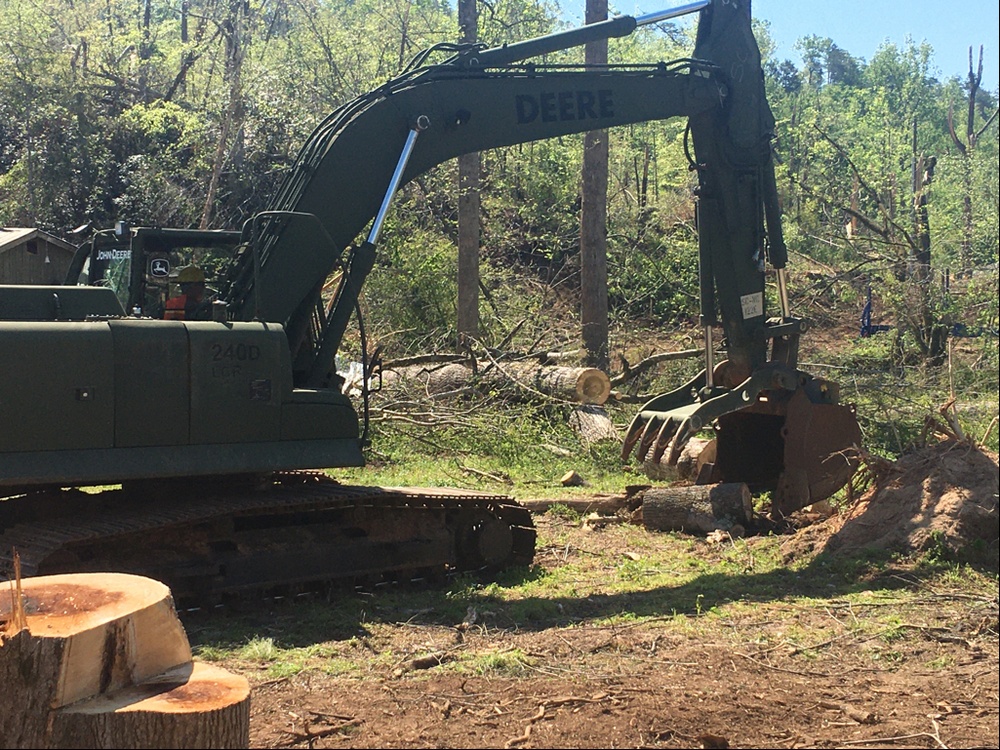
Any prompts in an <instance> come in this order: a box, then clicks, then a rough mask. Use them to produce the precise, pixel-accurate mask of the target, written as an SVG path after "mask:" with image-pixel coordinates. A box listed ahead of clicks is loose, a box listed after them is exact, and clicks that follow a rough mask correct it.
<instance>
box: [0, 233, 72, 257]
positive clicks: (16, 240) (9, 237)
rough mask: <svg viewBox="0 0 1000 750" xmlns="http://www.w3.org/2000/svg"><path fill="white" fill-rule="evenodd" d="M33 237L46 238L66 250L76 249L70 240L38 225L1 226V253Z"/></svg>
mask: <svg viewBox="0 0 1000 750" xmlns="http://www.w3.org/2000/svg"><path fill="white" fill-rule="evenodd" d="M33 239H42V240H45V241H46V242H48V243H50V244H52V245H55V246H56V247H61V248H62V249H64V250H69V251H73V250H75V248H74V247H73V245H71V244H70V243H69V242H66V241H65V240H61V239H59V238H58V237H56V236H55V235H52V234H49V233H48V232H46V231H43V230H41V229H38V228H37V227H0V253H5V252H7V251H8V250H10V249H11V248H13V247H16V246H18V245H21V244H23V243H25V242H27V241H28V240H33Z"/></svg>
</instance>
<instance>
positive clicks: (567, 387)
mask: <svg viewBox="0 0 1000 750" xmlns="http://www.w3.org/2000/svg"><path fill="white" fill-rule="evenodd" d="M382 380H383V382H384V383H385V384H386V385H392V384H395V383H399V384H401V385H406V386H408V387H419V388H420V389H421V390H423V391H425V392H426V393H427V394H428V395H437V394H442V393H451V392H454V391H459V390H462V389H463V388H469V387H475V386H480V387H485V388H488V389H502V390H506V391H508V392H510V393H514V394H517V395H519V396H524V395H525V394H531V393H535V394H538V393H541V394H542V395H545V396H553V397H555V398H561V399H563V400H566V401H575V402H578V403H583V404H603V403H604V402H605V401H607V400H608V396H609V394H610V393H611V383H610V381H609V380H608V376H607V375H606V374H605V373H604V372H603V371H602V370H598V369H596V368H593V367H559V366H556V367H551V366H546V365H541V364H539V363H538V362H532V361H523V362H500V363H498V364H494V363H491V362H480V363H479V364H478V366H477V369H476V372H475V373H473V371H472V368H471V367H469V366H467V365H464V364H459V363H451V364H446V365H441V366H438V367H401V368H398V369H392V370H386V371H385V372H383V374H382Z"/></svg>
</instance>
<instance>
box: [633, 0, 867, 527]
mask: <svg viewBox="0 0 1000 750" xmlns="http://www.w3.org/2000/svg"><path fill="white" fill-rule="evenodd" d="M694 56H695V58H696V59H698V60H711V61H712V63H713V64H714V65H715V66H717V69H718V79H719V81H720V82H721V85H723V86H725V89H726V91H727V94H728V95H727V97H726V100H725V101H724V102H723V103H722V104H721V106H719V107H715V108H712V109H709V110H704V111H701V112H697V113H693V114H692V115H691V116H690V118H689V121H688V122H689V133H690V136H691V141H692V143H693V149H694V154H693V156H692V157H691V160H692V161H691V168H692V169H693V170H695V171H696V172H697V174H698V187H697V189H696V194H697V222H698V237H699V262H700V287H701V288H700V300H701V310H700V312H701V324H702V326H703V329H704V341H705V362H706V367H705V370H704V371H703V372H702V373H701V374H700V375H699V376H697V377H696V378H694V379H693V380H692V381H691V382H690V383H687V384H685V385H684V386H682V387H680V388H678V389H676V390H674V391H672V392H670V393H667V394H664V395H663V396H659V397H657V398H655V399H653V400H652V401H650V402H649V403H647V404H646V405H645V406H644V407H643V409H642V410H641V411H640V413H639V414H638V415H637V416H636V417H635V419H634V420H633V422H632V424H631V425H630V427H629V429H628V432H627V433H626V438H625V442H624V446H623V450H622V454H623V457H628V455H629V454H630V453H631V452H632V451H633V450H634V451H635V453H636V454H637V457H638V458H639V460H640V461H642V463H643V466H644V468H645V470H646V473H647V474H648V475H650V476H651V477H658V476H661V475H663V474H664V472H665V467H666V470H667V473H669V467H671V466H673V465H676V464H677V462H678V459H679V458H680V455H681V452H682V451H683V449H684V448H685V446H686V445H687V443H688V441H689V439H690V438H691V437H692V436H693V435H695V434H696V433H697V432H699V431H700V430H702V429H705V428H709V427H712V428H714V431H715V440H714V441H713V443H712V444H711V445H710V448H709V449H708V455H707V456H706V457H705V458H704V459H703V462H702V465H703V471H702V473H701V475H700V476H698V477H696V479H697V480H698V481H702V482H744V483H746V484H748V485H749V486H750V487H751V489H752V490H754V491H769V492H771V493H772V503H771V512H772V515H773V516H776V517H781V516H784V515H787V514H788V513H791V512H793V511H795V510H798V509H799V508H802V507H804V506H806V505H809V504H811V503H813V502H817V501H819V500H822V499H825V498H827V497H829V496H830V495H832V494H833V493H834V492H836V491H837V490H839V489H840V488H841V487H843V486H844V484H846V482H847V481H849V480H850V478H851V476H852V475H853V473H854V471H855V470H856V468H857V458H856V453H857V451H856V447H857V446H858V445H860V442H861V434H860V428H859V427H858V424H857V420H856V419H855V417H854V412H853V408H852V407H847V406H842V405H840V404H839V389H838V387H837V385H836V384H835V383H832V382H829V381H825V380H820V379H817V378H813V377H812V376H811V375H809V374H807V373H804V372H802V371H800V370H799V369H798V362H797V359H798V344H799V336H800V334H801V332H802V330H803V329H804V327H805V326H804V322H803V321H802V320H800V319H798V318H795V317H793V316H792V315H791V312H790V309H789V300H788V292H787V286H786V277H785V266H786V262H787V251H786V248H785V244H784V238H783V235H782V229H781V216H780V210H779V208H778V196H777V188H776V184H775V176H774V163H773V157H772V150H771V141H772V139H773V138H774V117H773V115H772V113H771V110H770V107H769V106H768V103H767V98H766V95H765V89H764V76H763V70H762V67H761V60H760V51H759V49H758V47H757V43H756V40H755V39H754V36H753V33H752V30H751V24H750V3H749V2H723V3H716V4H714V5H713V6H712V7H710V8H706V9H705V10H703V11H702V17H701V19H700V23H699V26H698V36H697V41H696V45H695V53H694ZM768 261H769V263H770V266H771V269H772V273H773V276H774V279H775V287H776V291H777V302H778V307H779V310H778V315H776V316H773V317H772V316H769V314H768V310H767V299H766V298H767V293H766V289H765V280H766V278H767V270H766V266H767V264H768ZM719 326H721V327H722V329H723V333H724V336H725V350H726V355H727V359H726V360H724V361H722V362H720V363H718V364H716V363H715V362H714V344H713V329H714V328H716V327H719ZM712 454H714V457H713V456H712Z"/></svg>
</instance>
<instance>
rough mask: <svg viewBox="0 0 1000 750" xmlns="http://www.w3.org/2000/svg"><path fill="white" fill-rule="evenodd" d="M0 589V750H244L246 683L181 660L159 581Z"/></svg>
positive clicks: (180, 633) (116, 576) (87, 578)
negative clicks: (212, 749)
mask: <svg viewBox="0 0 1000 750" xmlns="http://www.w3.org/2000/svg"><path fill="white" fill-rule="evenodd" d="M0 585H2V588H0V686H2V694H3V700H2V702H3V711H0V746H2V747H6V748H15V747H17V748H20V747H38V748H61V747H94V748H116V747H122V748H124V747H151V748H168V747H169V748H201V747H225V748H231V747H247V746H248V745H249V727H250V714H249V711H250V707H249V701H250V688H249V684H248V683H247V681H246V680H245V679H244V678H242V677H238V676H236V675H231V674H229V673H227V672H224V671H223V670H220V669H218V668H216V667H210V666H208V665H201V664H194V663H193V662H192V660H191V647H190V645H189V643H188V639H187V635H186V634H185V632H184V629H183V626H182V625H181V623H180V620H179V618H178V617H177V612H176V610H175V609H174V605H173V599H172V598H171V596H170V590H169V589H168V588H167V587H166V586H164V585H163V584H162V583H159V582H158V581H154V580H152V579H149V578H144V577H141V576H133V575H125V574H120V573H84V574H72V575H54V576H39V577H33V578H25V579H23V580H18V581H16V582H15V581H12V582H8V583H4V584H0Z"/></svg>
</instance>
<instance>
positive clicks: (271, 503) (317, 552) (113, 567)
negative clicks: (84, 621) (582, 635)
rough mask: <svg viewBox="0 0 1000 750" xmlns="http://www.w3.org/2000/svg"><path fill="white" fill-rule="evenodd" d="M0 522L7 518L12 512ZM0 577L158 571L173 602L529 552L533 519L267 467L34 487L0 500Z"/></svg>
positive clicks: (492, 565) (442, 495) (482, 563)
mask: <svg viewBox="0 0 1000 750" xmlns="http://www.w3.org/2000/svg"><path fill="white" fill-rule="evenodd" d="M12 521H14V522H13V523H12ZM0 528H4V531H3V533H0V578H6V577H11V578H13V574H14V555H15V554H16V556H17V558H18V560H19V563H20V571H21V575H22V576H35V575H50V574H56V573H65V572H87V571H110V572H125V573H135V574H139V575H146V576H149V577H151V578H156V579H157V580H160V581H163V582H165V583H167V584H168V585H169V586H170V588H171V591H172V593H173V595H174V598H175V599H176V600H178V602H180V603H182V605H190V606H194V605H201V604H205V603H211V602H215V601H218V600H219V599H220V598H223V597H226V596H228V595H241V596H245V595H259V594H262V593H274V592H289V591H302V590H308V589H312V588H315V587H317V586H321V585H326V584H331V583H333V584H336V583H348V584H350V583H364V584H370V583H377V582H380V581H383V580H400V581H403V580H410V579H415V578H427V579H440V578H442V577H443V576H445V575H447V574H449V573H453V572H458V571H484V572H495V571H497V570H499V569H502V568H506V567H509V566H517V565H528V564H530V563H531V560H532V557H533V555H534V548H535V529H534V527H533V525H532V521H531V516H530V514H529V513H528V511H527V510H526V509H524V508H523V507H521V506H520V505H518V504H517V503H515V502H514V501H512V500H511V499H510V498H508V497H505V496H503V495H492V494H487V493H482V492H474V491H464V490H453V489H437V488H428V489H423V488H390V487H368V486H349V485H342V484H339V483H337V482H335V481H333V480H331V479H329V478H328V477H326V476H324V475H321V474H317V473H312V472H289V473H283V474H278V475H275V476H273V477H269V478H267V479H261V478H255V477H223V478H218V479H216V480H206V479H201V480H199V481H198V482H197V484H195V483H193V482H190V481H186V482H185V481H180V480H175V481H168V482H162V481H161V482H156V483H151V482H142V483H135V484H130V485H126V486H123V487H122V488H121V489H118V490H103V491H101V492H97V493H93V494H91V493H88V492H85V491H83V490H79V489H73V490H59V489H49V490H36V491H32V492H27V493H24V494H23V495H19V496H15V497H8V498H7V499H6V500H4V501H3V502H0Z"/></svg>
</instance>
